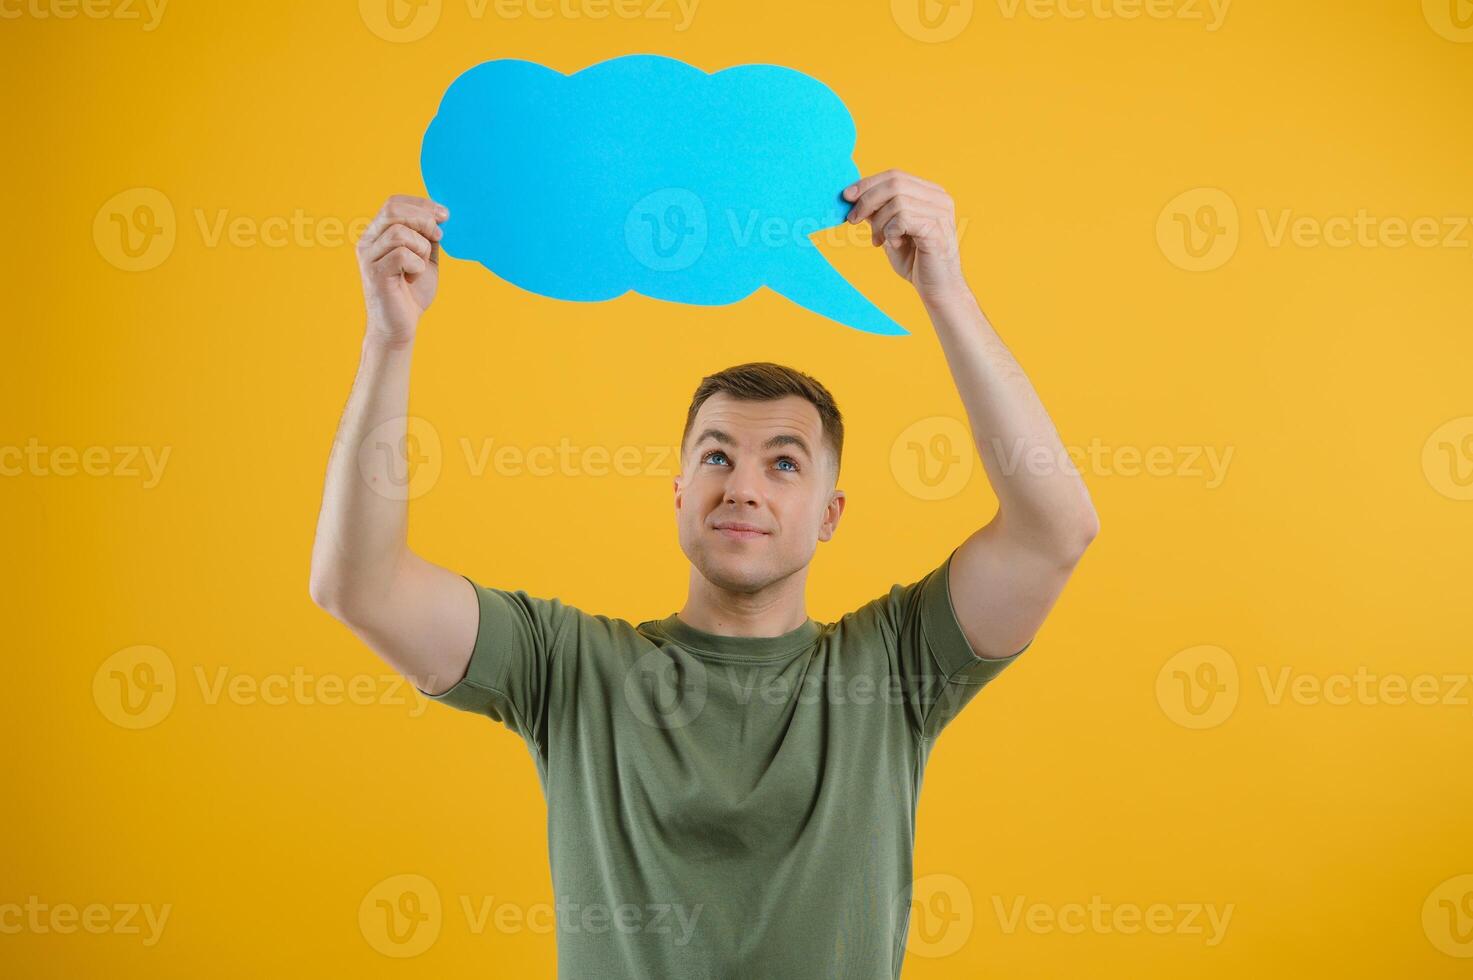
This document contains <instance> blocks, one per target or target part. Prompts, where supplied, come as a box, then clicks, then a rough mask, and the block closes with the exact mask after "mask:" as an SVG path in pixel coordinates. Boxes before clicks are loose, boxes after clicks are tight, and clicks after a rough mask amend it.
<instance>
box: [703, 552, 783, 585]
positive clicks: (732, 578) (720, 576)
mask: <svg viewBox="0 0 1473 980" xmlns="http://www.w3.org/2000/svg"><path fill="white" fill-rule="evenodd" d="M700 557H701V559H702V560H701V561H700V562H699V563H698V564H697V565H696V567H697V568H699V569H700V571H701V574H702V575H704V576H705V577H706V581H708V582H710V583H711V584H712V585H717V586H720V587H721V588H723V589H725V590H726V591H728V592H758V591H760V590H762V589H763V588H765V587H766V586H768V585H770V584H771V583H772V582H773V581H774V578H775V577H774V576H773V575H772V574H771V573H772V570H771V569H770V568H768V567H767V563H766V562H765V561H755V560H751V559H748V560H742V559H740V558H736V557H734V556H722V557H720V558H715V559H714V560H713V558H712V556H711V555H710V554H706V555H702V556H700Z"/></svg>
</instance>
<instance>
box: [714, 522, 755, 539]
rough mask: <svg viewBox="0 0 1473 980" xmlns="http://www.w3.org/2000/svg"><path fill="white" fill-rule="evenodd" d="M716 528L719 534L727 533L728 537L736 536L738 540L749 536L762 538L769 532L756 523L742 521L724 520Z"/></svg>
mask: <svg viewBox="0 0 1473 980" xmlns="http://www.w3.org/2000/svg"><path fill="white" fill-rule="evenodd" d="M714 530H715V531H716V533H717V534H721V535H725V536H726V537H728V538H734V539H736V540H738V541H740V540H745V539H747V538H760V537H764V536H765V535H766V534H767V532H766V531H764V530H762V529H761V528H760V527H757V526H756V525H754V524H743V523H741V522H740V521H722V522H721V523H720V524H717V525H716V527H715V529H714Z"/></svg>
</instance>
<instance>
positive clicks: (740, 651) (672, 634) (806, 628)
mask: <svg viewBox="0 0 1473 980" xmlns="http://www.w3.org/2000/svg"><path fill="white" fill-rule="evenodd" d="M654 625H655V627H656V628H657V629H658V630H659V631H660V633H661V634H662V635H664V636H666V637H668V638H669V639H671V640H673V641H674V642H675V643H677V644H679V645H680V646H682V647H684V648H686V649H687V650H691V651H693V652H695V653H705V654H713V655H715V656H718V657H729V658H731V659H734V660H749V661H760V660H778V659H781V658H782V657H785V656H788V655H790V654H794V653H797V652H798V651H800V650H803V649H805V648H807V647H809V646H811V645H812V644H813V642H814V641H815V640H816V639H818V634H819V633H820V632H821V631H822V626H821V624H820V623H819V622H818V620H816V619H814V618H813V617H811V616H810V617H809V618H808V619H807V621H805V622H804V623H803V625H801V626H799V627H797V628H796V629H793V630H789V631H788V632H786V633H783V634H781V635H780V636H721V635H718V634H716V633H707V632H706V631H705V630H698V629H696V628H695V627H694V626H691V625H690V624H689V623H687V622H685V621H684V620H683V619H681V618H680V617H679V616H678V615H676V614H675V613H671V614H670V615H669V616H666V617H665V618H664V619H660V620H656V621H655V623H654Z"/></svg>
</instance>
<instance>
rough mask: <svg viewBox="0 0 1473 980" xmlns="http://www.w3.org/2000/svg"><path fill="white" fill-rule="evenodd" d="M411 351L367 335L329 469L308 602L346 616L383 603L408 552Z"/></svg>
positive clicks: (318, 520)
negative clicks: (407, 432)
mask: <svg viewBox="0 0 1473 980" xmlns="http://www.w3.org/2000/svg"><path fill="white" fill-rule="evenodd" d="M412 346H413V345H412V343H406V344H402V345H389V344H387V343H384V342H383V341H381V340H378V339H375V337H374V331H372V330H370V331H368V336H367V338H365V340H364V342H363V349H362V356H361V358H360V360H359V364H358V373H357V376H356V377H355V378H354V381H353V388H352V392H351V393H350V395H349V397H348V404H347V407H346V408H345V409H344V411H343V417H342V420H341V422H340V423H339V424H338V431H337V436H336V437H335V439H334V440H333V446H332V451H331V454H330V455H329V458H328V463H327V478H326V483H325V487H324V490H323V496H322V511H321V513H320V514H319V516H318V519H317V537H316V540H315V542H314V544H313V549H312V596H313V598H314V599H316V600H317V601H318V603H319V604H320V605H322V606H323V607H324V608H327V609H330V610H333V611H334V612H341V613H347V614H351V612H352V610H354V609H361V608H370V609H371V608H374V607H375V606H376V605H377V604H379V603H381V602H382V601H383V600H384V598H385V597H386V596H387V594H388V592H389V590H390V587H391V585H392V583H393V580H394V574H395V571H396V569H397V568H398V567H399V566H400V564H401V563H402V561H403V560H404V558H405V556H406V554H407V551H408V543H407V542H408V506H407V503H406V497H407V495H406V494H405V493H404V490H405V489H406V488H405V485H404V480H405V476H406V470H405V468H404V467H405V459H404V448H405V447H404V441H405V430H406V422H405V416H406V414H407V412H408V407H409V365H410V355H411V352H412Z"/></svg>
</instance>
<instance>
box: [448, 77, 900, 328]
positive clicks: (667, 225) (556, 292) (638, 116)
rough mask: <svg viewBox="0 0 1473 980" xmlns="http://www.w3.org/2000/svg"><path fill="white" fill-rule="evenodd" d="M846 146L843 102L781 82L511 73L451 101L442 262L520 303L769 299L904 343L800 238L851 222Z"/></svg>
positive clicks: (849, 127)
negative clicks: (480, 273) (458, 263)
mask: <svg viewBox="0 0 1473 980" xmlns="http://www.w3.org/2000/svg"><path fill="white" fill-rule="evenodd" d="M854 141H855V131H854V120H853V118H851V117H850V115H849V110H848V109H846V108H845V107H844V103H843V102H841V101H840V100H839V97H838V96H837V95H835V94H834V93H833V91H831V90H830V89H829V88H828V87H827V86H825V85H824V84H823V83H821V82H819V81H817V80H816V79H813V78H810V77H809V76H807V75H805V74H803V73H802V72H799V71H795V70H793V69H791V68H784V67H781V66H778V65H739V66H737V67H734V68H728V69H726V70H724V71H719V72H716V73H714V74H707V73H706V72H704V71H701V70H700V69H699V68H694V67H692V66H690V65H687V64H685V63H684V62H681V61H676V60H675V59H673V58H664V57H660V56H657V55H630V56H628V57H623V58H615V59H613V60H611V61H605V62H602V63H600V64H596V65H592V66H590V67H588V68H585V69H583V70H582V71H579V72H576V73H574V74H572V75H563V74H561V73H559V72H557V71H554V70H552V69H551V68H547V67H545V66H543V65H539V64H536V63H534V62H530V61H519V60H512V59H505V60H499V61H488V62H486V63H485V64H482V65H477V66H476V67H475V68H472V69H470V70H469V71H467V72H465V73H464V74H462V75H461V76H460V77H459V78H457V79H456V80H455V81H454V82H453V83H452V84H451V85H450V88H449V89H448V90H447V91H446V92H445V96H444V98H443V99H442V100H441V101H440V109H439V112H438V114H437V115H436V116H435V118H434V119H433V120H431V122H430V126H429V129H428V131H426V133H425V138H424V145H423V147H422V149H421V153H420V168H421V170H422V171H423V174H424V182H425V187H426V188H427V189H428V191H429V195H430V197H431V198H433V199H434V200H436V201H438V202H440V203H441V204H444V205H445V206H446V207H447V208H449V209H450V219H449V220H448V221H446V222H445V223H444V225H443V226H442V227H443V229H444V232H445V237H444V238H443V239H442V240H441V242H440V245H441V247H442V248H443V249H444V250H445V252H446V253H447V254H449V255H451V256H453V257H455V258H462V259H474V260H476V261H477V262H480V263H481V264H482V265H484V266H485V267H486V268H488V269H490V270H491V271H492V272H494V273H496V274H497V275H498V276H500V277H501V278H503V279H505V280H507V281H508V282H511V283H513V284H515V285H517V286H520V287H521V288H523V289H526V290H528V291H530V292H534V293H538V294H540V295H543V296H551V297H553V298H555V299H564V300H575V301H578V302H600V301H603V300H609V299H613V298H615V297H617V296H622V295H623V294H624V293H626V292H629V291H631V290H632V291H634V292H637V293H640V294H642V295H645V296H650V297H654V298H656V299H662V300H668V301H671V302H676V303H690V304H694V305H698V306H725V305H727V304H729V303H735V302H737V301H738V300H742V299H745V298H746V297H748V296H750V295H751V294H752V293H754V292H756V291H757V289H758V288H760V287H762V286H767V287H768V288H769V289H772V290H773V291H774V292H777V293H780V294H781V295H783V296H786V297H787V298H788V299H790V300H792V301H793V302H795V303H798V304H799V305H801V306H804V307H807V308H808V309H810V310H812V311H813V312H815V313H818V314H820V315H822V316H825V317H828V318H829V319H831V320H835V321H837V322H839V323H842V324H845V325H846V326H850V327H853V328H854V329H856V330H863V331H866V332H868V333H875V334H889V335H903V334H906V333H907V331H906V330H904V329H903V328H901V326H900V325H899V324H897V323H896V322H895V321H894V320H892V319H890V318H889V317H888V316H886V315H885V314H884V312H883V311H881V310H880V309H879V308H878V307H877V306H875V305H874V304H873V303H871V302H870V301H869V300H868V299H866V298H865V297H864V296H863V295H862V294H861V293H860V292H859V291H858V290H856V289H855V288H854V287H853V286H851V285H850V284H849V283H848V282H847V281H845V279H844V278H843V276H841V275H839V272H838V270H836V269H835V268H834V267H833V266H832V265H830V264H829V262H828V260H827V259H825V258H824V257H823V255H822V254H821V253H820V252H819V250H818V248H817V247H816V246H815V245H814V244H813V242H812V241H811V240H810V239H809V236H810V235H812V234H814V233H815V232H818V231H821V230H823V229H825V228H833V227H835V226H838V225H841V224H843V223H844V220H845V218H846V216H847V215H848V213H849V210H850V204H849V203H848V202H847V201H845V200H844V199H843V198H842V197H841V196H840V195H841V193H842V192H843V190H844V188H845V187H847V186H848V185H850V184H852V183H854V182H855V181H856V180H858V179H859V176H860V174H859V169H858V168H857V167H856V166H855V165H854V161H853V159H852V157H853V154H854Z"/></svg>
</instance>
